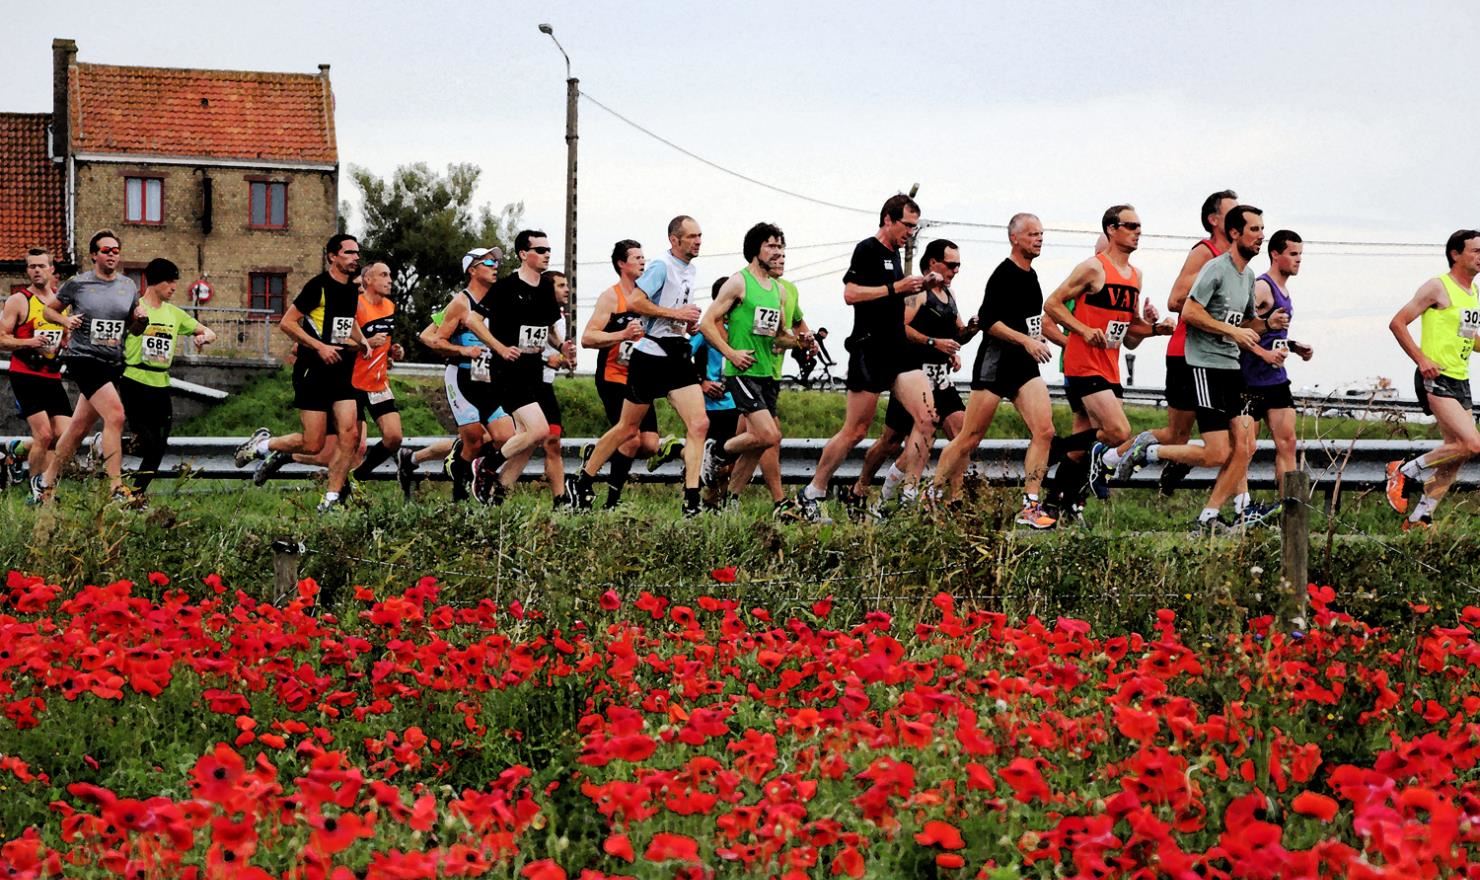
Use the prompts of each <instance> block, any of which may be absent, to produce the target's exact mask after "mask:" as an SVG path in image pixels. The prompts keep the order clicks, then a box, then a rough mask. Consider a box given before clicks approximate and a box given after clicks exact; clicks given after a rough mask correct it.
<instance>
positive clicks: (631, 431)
mask: <svg viewBox="0 0 1480 880" xmlns="http://www.w3.org/2000/svg"><path fill="white" fill-rule="evenodd" d="M704 426H705V428H706V430H707V429H708V427H709V423H708V422H705V423H704ZM641 432H642V429H641V428H639V427H638V426H637V425H629V424H627V423H626V422H619V423H618V424H617V445H618V446H621V445H623V444H625V443H630V442H632V441H633V440H635V439H637V436H638V434H640V433H641ZM657 446H658V445H657V444H656V443H654V444H653V452H657V451H658V448H657ZM648 454H649V455H651V454H652V453H648Z"/></svg>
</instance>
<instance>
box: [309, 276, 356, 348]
mask: <svg viewBox="0 0 1480 880" xmlns="http://www.w3.org/2000/svg"><path fill="white" fill-rule="evenodd" d="M359 305H360V289H359V287H358V286H357V285H356V284H355V283H354V282H352V281H335V280H334V276H332V275H330V274H329V273H328V272H321V273H319V274H318V275H315V276H314V277H312V278H310V279H309V280H308V283H307V284H305V285H303V290H302V291H300V292H299V293H298V296H297V297H296V298H295V299H294V300H293V307H294V308H296V309H297V310H298V311H299V312H301V313H303V323H302V325H301V326H302V327H303V329H304V330H307V331H308V335H309V336H312V337H313V338H314V339H317V340H319V341H320V342H327V343H329V344H330V345H340V346H345V347H349V346H351V345H353V343H352V342H351V341H350V329H351V328H353V327H354V326H355V311H356V310H357V309H358V308H359ZM298 356H299V357H300V358H303V357H307V358H312V359H313V360H314V361H315V362H317V361H318V359H319V356H318V353H317V352H315V351H314V350H313V349H311V348H308V347H307V346H303V345H300V346H298ZM345 360H348V361H349V362H351V363H353V358H348V359H341V363H342V362H344V361H345Z"/></svg>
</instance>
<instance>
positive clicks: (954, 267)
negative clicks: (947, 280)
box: [945, 263, 961, 272]
mask: <svg viewBox="0 0 1480 880" xmlns="http://www.w3.org/2000/svg"><path fill="white" fill-rule="evenodd" d="M945 267H946V268H947V269H950V270H951V271H952V272H955V271H957V270H958V269H960V268H961V264H960V263H946V264H945Z"/></svg>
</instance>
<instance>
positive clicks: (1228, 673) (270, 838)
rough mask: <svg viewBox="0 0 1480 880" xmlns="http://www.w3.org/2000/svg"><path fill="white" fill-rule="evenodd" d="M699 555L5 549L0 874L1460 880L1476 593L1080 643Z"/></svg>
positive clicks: (1478, 823) (1477, 797)
mask: <svg viewBox="0 0 1480 880" xmlns="http://www.w3.org/2000/svg"><path fill="white" fill-rule="evenodd" d="M721 572H723V570H721ZM721 572H717V573H716V574H717V575H719V574H720V573H721ZM715 579H716V581H721V582H717V583H716V584H715V585H714V586H715V589H714V590H711V591H709V593H710V594H709V595H703V596H699V597H697V598H696V599H694V600H693V601H687V600H686V601H684V602H677V601H673V600H670V599H666V598H664V597H661V596H658V595H655V594H653V593H650V592H644V591H636V592H634V593H632V594H624V593H622V592H621V591H620V590H617V589H611V590H606V591H605V592H602V593H600V594H599V595H591V596H589V597H585V601H583V602H581V603H580V604H579V605H577V606H575V607H578V608H579V609H580V612H579V613H576V612H573V611H570V610H568V609H569V607H570V606H566V607H565V608H564V609H562V610H559V611H558V612H557V611H555V610H553V609H552V610H550V611H549V612H548V613H547V612H546V611H544V610H542V609H540V608H537V607H533V606H532V605H530V606H525V605H521V604H520V603H519V602H517V601H515V602H508V603H505V604H496V603H495V602H493V601H492V600H484V601H482V602H478V603H466V602H464V603H457V604H453V603H451V602H449V601H448V600H447V599H446V598H445V597H444V596H443V595H442V590H441V588H440V586H439V584H438V583H437V582H436V581H435V580H433V579H431V578H423V579H422V580H420V581H419V582H417V583H415V584H414V585H413V586H411V587H410V588H408V589H405V590H402V591H394V590H373V589H370V588H365V587H359V588H356V589H354V591H353V594H352V595H350V594H346V595H345V596H343V597H342V598H341V599H339V600H338V601H336V602H334V603H333V604H332V606H331V607H324V606H323V605H321V604H320V601H321V599H322V597H321V595H320V591H319V588H318V585H317V584H316V583H315V582H314V581H312V580H304V581H303V582H301V583H300V584H299V586H298V590H297V593H296V595H293V596H290V597H286V598H285V599H284V600H282V601H280V602H278V603H277V604H271V603H267V602H263V601H260V600H256V599H253V598H251V597H250V596H249V595H248V594H247V593H246V592H244V591H241V590H238V589H236V588H234V587H232V586H229V585H227V584H225V583H223V582H222V581H221V579H220V578H218V577H214V576H212V577H208V578H206V579H205V582H204V583H203V584H202V583H192V584H173V583H171V582H170V579H169V578H168V577H167V576H166V575H164V574H162V573H157V572H156V573H154V574H151V575H149V578H148V582H147V583H140V584H133V583H130V582H128V581H117V582H113V583H108V584H102V585H95V586H83V587H68V588H66V589H64V588H63V587H61V586H59V585H56V584H49V583H47V582H46V581H45V580H43V579H41V578H37V577H33V576H29V575H24V574H20V573H17V572H14V571H12V572H11V573H10V574H9V575H8V577H7V579H6V582H5V586H4V590H3V593H0V708H3V712H4V718H3V719H0V876H5V877H17V878H41V877H63V876H65V877H126V878H130V880H148V878H182V877H183V878H236V877H241V878H270V877H280V878H293V880H297V878H303V880H310V878H331V880H340V878H344V880H348V878H377V880H378V878H387V880H389V878H419V877H511V878H512V877H519V878H531V880H559V878H581V880H597V878H615V877H639V878H704V877H711V876H759V877H798V878H800V877H849V878H859V877H890V878H896V877H942V878H948V877H963V878H965V877H988V878H1012V877H1158V876H1165V877H1176V878H1194V877H1215V878H1216V877H1263V878H1274V877H1280V878H1291V877H1332V878H1336V877H1343V878H1344V877H1356V878H1369V877H1371V878H1375V877H1403V878H1422V877H1455V876H1477V877H1480V868H1477V867H1474V866H1473V862H1474V861H1475V860H1472V859H1471V854H1472V852H1473V851H1474V848H1475V847H1476V846H1477V845H1480V779H1477V772H1476V764H1477V762H1480V722H1477V721H1475V720H1473V719H1475V717H1476V716H1477V714H1480V675H1477V672H1476V669H1477V666H1480V643H1477V642H1476V640H1475V637H1474V630H1475V628H1476V627H1480V607H1474V606H1463V607H1459V608H1442V609H1441V608H1438V607H1433V608H1431V607H1428V606H1424V605H1414V606H1412V607H1411V608H1410V612H1411V615H1412V620H1413V625H1412V626H1409V627H1404V628H1402V629H1389V628H1382V627H1378V626H1374V625H1371V624H1368V623H1364V622H1363V621H1361V620H1358V619H1355V618H1354V617H1352V616H1350V615H1349V614H1347V613H1344V612H1343V611H1342V610H1341V596H1339V595H1338V594H1337V593H1336V592H1334V591H1333V590H1331V589H1330V588H1325V587H1315V586H1313V587H1311V588H1310V591H1309V610H1308V613H1307V617H1306V620H1305V621H1304V625H1305V628H1304V629H1303V630H1300V631H1296V632H1290V633H1285V632H1281V631H1278V630H1277V629H1276V628H1275V627H1274V626H1273V620H1272V619H1271V618H1268V617H1256V618H1252V619H1249V620H1247V621H1245V624H1244V625H1243V626H1241V627H1239V628H1238V630H1237V631H1230V632H1219V633H1208V632H1191V631H1184V630H1183V629H1182V628H1181V627H1180V626H1179V620H1178V618H1177V616H1176V615H1175V614H1174V613H1173V612H1171V611H1163V612H1161V613H1160V614H1158V615H1157V617H1156V619H1155V621H1154V624H1153V625H1151V626H1150V627H1148V628H1147V631H1146V632H1144V633H1131V632H1113V633H1097V632H1094V631H1093V630H1092V627H1091V626H1090V625H1089V624H1088V623H1086V622H1083V621H1080V620H1076V619H1070V618H1056V619H1048V618H1045V619H1039V618H1034V617H1029V618H1026V619H1020V620H1019V619H1009V617H1007V616H1006V615H1004V614H1002V613H999V612H997V611H994V610H992V609H990V608H982V607H972V606H969V605H967V604H966V603H964V602H963V603H959V604H958V602H957V601H956V600H955V599H953V598H952V597H951V596H950V595H948V594H945V593H941V594H938V595H935V596H934V598H933V599H931V598H929V597H928V596H927V597H924V598H923V600H922V602H921V603H920V607H919V608H917V609H914V610H910V611H908V612H906V611H903V610H899V609H896V611H895V612H894V613H891V612H889V611H886V610H884V609H880V608H872V609H868V608H854V607H851V606H849V605H847V604H846V603H842V602H835V601H834V600H832V599H830V598H818V599H815V600H808V601H804V602H791V603H786V604H785V605H784V607H782V606H781V605H777V606H774V607H769V608H768V607H767V602H766V601H765V596H764V594H760V593H756V594H749V595H747V594H744V593H743V592H741V591H738V590H729V591H727V590H726V588H727V587H729V586H730V585H728V584H725V583H722V581H724V580H725V579H726V578H724V577H718V576H717V577H716V578H715ZM737 594H738V595H739V596H740V597H737Z"/></svg>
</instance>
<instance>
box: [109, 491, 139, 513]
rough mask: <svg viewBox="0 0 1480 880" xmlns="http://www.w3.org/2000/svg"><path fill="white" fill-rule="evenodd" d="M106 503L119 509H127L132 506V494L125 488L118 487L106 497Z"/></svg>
mask: <svg viewBox="0 0 1480 880" xmlns="http://www.w3.org/2000/svg"><path fill="white" fill-rule="evenodd" d="M108 501H109V502H110V503H113V504H117V505H118V506H119V507H124V508H129V507H133V506H134V493H133V492H132V491H131V490H130V489H129V488H128V487H127V486H119V487H118V488H117V489H114V490H113V494H112V495H110V496H108Z"/></svg>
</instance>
